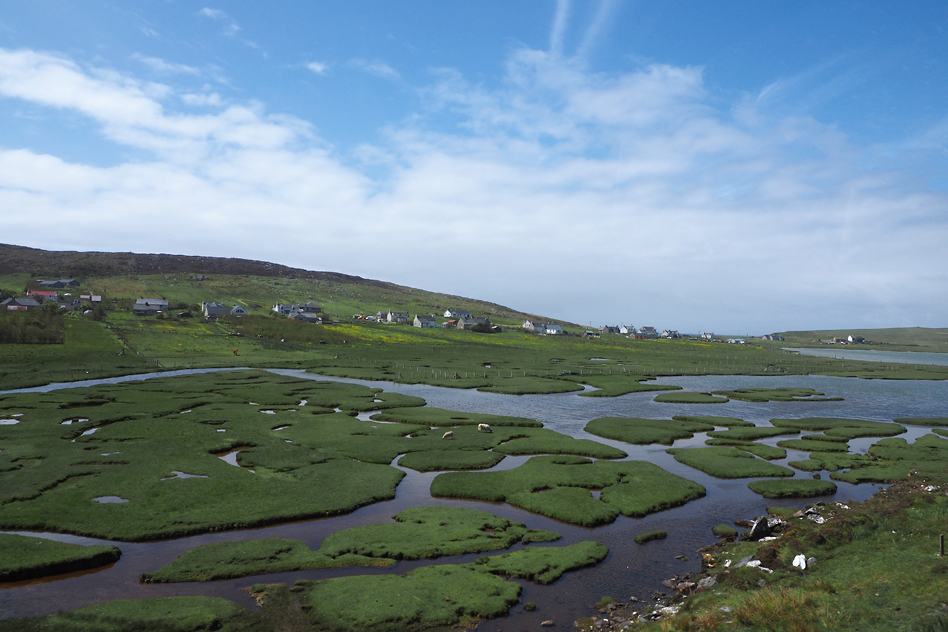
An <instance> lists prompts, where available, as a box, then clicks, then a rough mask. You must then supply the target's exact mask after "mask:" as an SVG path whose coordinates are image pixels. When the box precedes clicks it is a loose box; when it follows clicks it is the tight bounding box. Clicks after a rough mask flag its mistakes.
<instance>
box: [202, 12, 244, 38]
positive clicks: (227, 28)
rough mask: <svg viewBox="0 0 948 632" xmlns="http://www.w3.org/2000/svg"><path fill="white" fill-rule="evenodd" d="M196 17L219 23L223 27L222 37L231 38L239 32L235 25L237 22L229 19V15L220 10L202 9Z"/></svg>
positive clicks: (238, 26) (239, 29) (237, 25)
mask: <svg viewBox="0 0 948 632" xmlns="http://www.w3.org/2000/svg"><path fill="white" fill-rule="evenodd" d="M198 15H200V16H203V17H206V18H210V19H212V20H214V21H216V22H220V23H222V24H223V25H224V31H223V32H224V35H227V36H228V37H233V36H235V35H237V33H239V32H240V31H241V28H240V25H239V24H237V21H236V20H234V19H233V18H231V17H230V16H229V15H227V14H226V13H224V12H223V11H221V10H220V9H211V8H209V7H204V8H203V9H201V10H200V11H198Z"/></svg>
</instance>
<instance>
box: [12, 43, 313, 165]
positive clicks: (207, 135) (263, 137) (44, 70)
mask: <svg viewBox="0 0 948 632" xmlns="http://www.w3.org/2000/svg"><path fill="white" fill-rule="evenodd" d="M170 93H171V88H170V87H168V86H164V85H161V84H153V83H148V82H141V81H138V80H135V79H132V78H129V77H125V76H122V75H118V74H117V73H114V72H109V71H101V70H95V71H89V72H86V71H83V69H81V68H80V67H79V66H78V65H76V64H75V63H73V62H71V61H69V60H67V59H64V58H62V57H57V56H55V55H50V54H46V53H37V52H33V51H22V50H21V51H8V50H0V95H3V96H7V97H15V98H19V99H23V100H25V101H30V102H33V103H37V104H41V105H46V106H51V107H55V108H60V109H66V110H74V111H77V112H80V113H82V114H84V115H86V116H88V117H90V118H92V119H94V120H95V121H97V122H98V123H99V124H101V126H102V129H103V131H104V133H105V134H106V136H108V137H109V138H111V139H112V140H114V141H116V142H119V143H122V144H125V145H130V146H133V147H137V148H140V149H146V150H151V151H155V152H158V153H159V154H161V155H163V156H164V157H166V158H167V159H171V160H176V161H182V160H184V161H186V160H195V159H200V158H202V157H204V156H206V154H207V153H208V152H211V151H220V150H222V149H224V148H226V147H228V146H238V147H250V146H252V147H259V148H267V149H269V148H274V147H281V146H283V145H286V144H287V143H289V142H290V141H292V140H294V139H296V138H298V137H300V135H301V134H303V135H305V134H306V133H308V131H307V126H306V125H305V124H304V123H302V122H299V121H297V122H296V123H294V124H293V125H289V124H287V122H286V121H282V122H276V121H273V120H268V117H266V116H265V115H263V114H262V113H261V111H260V108H259V107H258V106H254V105H250V106H247V105H234V106H230V107H228V108H226V109H224V110H221V111H219V112H216V113H214V114H208V115H202V116H194V115H182V114H175V113H168V112H166V111H165V108H164V106H163V104H162V102H161V101H162V100H163V99H164V98H165V97H167V96H168V95H170ZM209 99H210V100H213V97H209ZM192 101H193V97H192ZM205 104H206V105H211V104H212V103H211V101H207V102H206V103H205Z"/></svg>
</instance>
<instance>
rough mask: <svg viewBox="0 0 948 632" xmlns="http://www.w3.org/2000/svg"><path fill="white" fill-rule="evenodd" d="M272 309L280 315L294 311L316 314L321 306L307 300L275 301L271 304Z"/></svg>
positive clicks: (294, 312) (320, 309) (287, 314)
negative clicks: (304, 301)
mask: <svg viewBox="0 0 948 632" xmlns="http://www.w3.org/2000/svg"><path fill="white" fill-rule="evenodd" d="M272 311H274V312H276V313H277V314H280V315H281V316H290V315H292V314H296V313H304V314H318V313H319V312H321V311H323V308H322V307H320V306H319V305H317V304H316V303H313V302H312V301H309V302H307V303H277V304H276V305H274V306H273V309H272Z"/></svg>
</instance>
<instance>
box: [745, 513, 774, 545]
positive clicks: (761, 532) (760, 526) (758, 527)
mask: <svg viewBox="0 0 948 632" xmlns="http://www.w3.org/2000/svg"><path fill="white" fill-rule="evenodd" d="M770 531H771V530H770V524H769V521H768V520H767V516H763V517H761V518H757V519H756V520H754V524H753V525H751V528H750V533H748V534H747V539H748V540H754V541H755V542H756V541H757V540H760V539H761V538H766V537H767V536H769V535H770Z"/></svg>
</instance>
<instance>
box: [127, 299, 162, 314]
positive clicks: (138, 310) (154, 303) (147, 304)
mask: <svg viewBox="0 0 948 632" xmlns="http://www.w3.org/2000/svg"><path fill="white" fill-rule="evenodd" d="M166 311H168V299H164V298H138V299H136V300H135V305H133V306H132V313H134V314H135V315H136V316H154V315H156V314H157V313H158V312H166Z"/></svg>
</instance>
